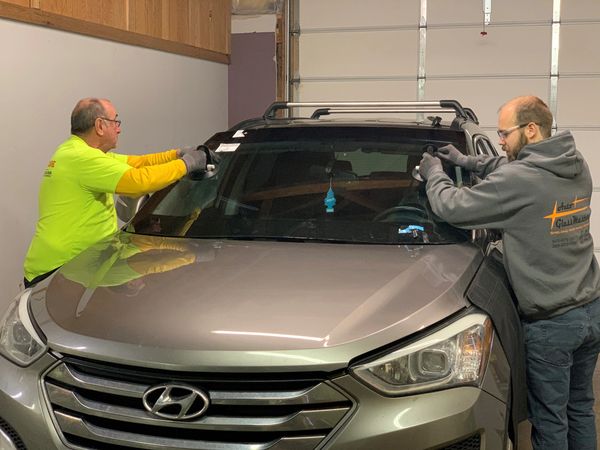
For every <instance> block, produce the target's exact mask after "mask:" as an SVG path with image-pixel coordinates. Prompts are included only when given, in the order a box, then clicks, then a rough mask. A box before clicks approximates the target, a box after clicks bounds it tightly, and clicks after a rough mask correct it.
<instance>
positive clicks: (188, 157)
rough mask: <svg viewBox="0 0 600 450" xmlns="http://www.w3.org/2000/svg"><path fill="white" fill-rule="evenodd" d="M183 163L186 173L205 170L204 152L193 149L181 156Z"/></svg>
mask: <svg viewBox="0 0 600 450" xmlns="http://www.w3.org/2000/svg"><path fill="white" fill-rule="evenodd" d="M181 160H182V161H183V162H184V163H185V167H186V168H187V173H188V174H190V173H192V172H202V171H206V153H204V152H203V151H197V150H193V151H190V152H189V153H186V154H185V155H183V156H182V157H181Z"/></svg>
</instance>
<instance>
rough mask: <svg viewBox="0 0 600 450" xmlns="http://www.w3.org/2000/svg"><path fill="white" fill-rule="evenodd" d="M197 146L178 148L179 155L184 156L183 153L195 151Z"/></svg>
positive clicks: (179, 156)
mask: <svg viewBox="0 0 600 450" xmlns="http://www.w3.org/2000/svg"><path fill="white" fill-rule="evenodd" d="M195 151H196V147H187V146H186V147H181V148H178V149H177V157H178V158H183V155H187V154H188V153H191V152H195Z"/></svg>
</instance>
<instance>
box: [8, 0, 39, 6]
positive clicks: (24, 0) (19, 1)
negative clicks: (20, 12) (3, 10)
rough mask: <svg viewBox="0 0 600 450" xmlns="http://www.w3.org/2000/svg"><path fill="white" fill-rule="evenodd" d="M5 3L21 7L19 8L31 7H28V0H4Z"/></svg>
mask: <svg viewBox="0 0 600 450" xmlns="http://www.w3.org/2000/svg"><path fill="white" fill-rule="evenodd" d="M4 1H5V2H6V3H12V4H13V5H21V6H32V5H30V3H29V1H30V0H4Z"/></svg>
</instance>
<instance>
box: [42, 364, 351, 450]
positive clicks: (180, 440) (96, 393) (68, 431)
mask: <svg viewBox="0 0 600 450" xmlns="http://www.w3.org/2000/svg"><path fill="white" fill-rule="evenodd" d="M164 383H173V384H176V385H182V384H183V385H184V386H190V387H193V388H196V389H199V390H201V391H202V392H204V393H206V394H207V395H208V397H209V398H210V404H209V407H208V409H207V410H206V412H205V413H204V414H202V415H201V416H199V417H197V418H191V419H189V420H174V419H169V418H163V417H159V416H157V415H154V414H152V413H151V412H149V411H147V410H146V409H145V407H144V404H143V396H144V393H145V392H146V391H147V390H148V389H149V388H151V387H153V386H158V385H162V384H164ZM44 387H45V390H46V393H47V397H48V399H49V402H50V406H51V410H52V413H53V414H54V418H55V419H56V423H57V424H58V426H59V427H60V431H61V432H62V434H63V436H64V438H65V440H66V441H67V442H68V443H69V444H71V445H72V446H74V447H75V448H81V449H95V450H104V449H106V450H112V449H117V448H133V449H171V450H178V449H186V450H195V449H207V450H263V449H269V450H287V449H294V450H308V449H313V448H315V447H316V446H317V445H318V444H319V443H320V442H321V441H322V440H323V439H324V438H325V437H326V436H327V435H328V434H329V433H330V432H331V431H332V430H333V428H335V426H336V425H337V424H338V423H339V422H340V421H341V420H342V419H343V418H344V416H345V415H346V414H348V413H349V411H350V409H351V408H352V401H351V400H350V399H348V398H347V397H346V396H345V395H344V394H342V393H341V392H340V391H339V390H337V389H336V388H334V387H332V385H331V384H329V383H328V382H327V381H326V380H324V379H323V378H322V377H317V376H315V377H312V376H311V377H307V378H302V379H298V378H293V379H290V378H288V377H285V376H276V375H273V376H268V375H257V374H249V375H246V376H244V375H240V374H194V373H187V374H182V373H178V372H167V371H157V370H150V369H148V370H146V369H138V368H129V367H123V366H112V365H107V364H104V363H101V364H100V363H96V362H88V361H83V360H78V359H71V358H67V359H65V360H64V361H63V362H62V363H61V364H59V365H58V366H56V367H55V368H54V369H53V370H52V371H50V372H49V373H48V374H46V376H45V378H44Z"/></svg>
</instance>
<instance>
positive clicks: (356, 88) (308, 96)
mask: <svg viewBox="0 0 600 450" xmlns="http://www.w3.org/2000/svg"><path fill="white" fill-rule="evenodd" d="M416 95H417V83H416V81H354V82H350V81H348V82H339V81H332V82H310V83H301V84H300V85H299V88H298V97H297V98H298V99H299V100H300V101H305V102H307V101H319V100H324V101H353V100H355V101H360V100H364V101H369V100H372V101H377V100H381V101H386V100H415V99H416Z"/></svg>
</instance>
